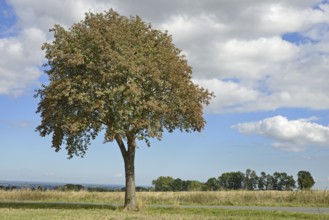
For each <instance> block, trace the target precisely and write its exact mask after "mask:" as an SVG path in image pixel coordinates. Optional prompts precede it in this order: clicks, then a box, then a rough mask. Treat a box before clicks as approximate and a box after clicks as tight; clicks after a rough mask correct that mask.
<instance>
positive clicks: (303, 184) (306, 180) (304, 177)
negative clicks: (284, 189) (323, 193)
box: [297, 170, 315, 190]
mask: <svg viewBox="0 0 329 220" xmlns="http://www.w3.org/2000/svg"><path fill="white" fill-rule="evenodd" d="M297 178H298V179H297V182H298V187H299V188H300V189H301V190H309V189H311V188H312V186H313V185H314V183H315V182H314V179H313V177H312V175H311V173H310V172H308V171H304V170H301V171H299V172H298V174H297Z"/></svg>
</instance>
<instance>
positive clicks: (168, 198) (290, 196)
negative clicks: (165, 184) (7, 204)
mask: <svg viewBox="0 0 329 220" xmlns="http://www.w3.org/2000/svg"><path fill="white" fill-rule="evenodd" d="M137 197H138V199H139V200H140V202H141V204H170V205H175V206H179V205H188V204H194V205H256V206H311V207H312V206H313V207H329V192H328V191H306V192H286V191H216V192H138V193H137ZM0 201H45V202H82V203H107V204H122V203H123V201H124V193H123V192H88V191H80V192H59V191H31V190H13V191H0Z"/></svg>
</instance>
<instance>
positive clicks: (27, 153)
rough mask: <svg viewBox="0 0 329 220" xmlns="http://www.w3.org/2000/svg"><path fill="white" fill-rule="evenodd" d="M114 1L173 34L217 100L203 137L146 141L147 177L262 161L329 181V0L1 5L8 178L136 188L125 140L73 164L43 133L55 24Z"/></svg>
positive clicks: (2, 151)
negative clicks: (38, 92)
mask: <svg viewBox="0 0 329 220" xmlns="http://www.w3.org/2000/svg"><path fill="white" fill-rule="evenodd" d="M110 8H113V9H114V10H116V11H117V12H119V13H120V14H122V15H126V16H130V15H133V16H135V15H139V16H140V17H141V18H142V19H143V20H145V21H146V22H150V23H151V24H152V26H153V27H154V28H157V29H160V30H163V31H164V30H168V32H169V33H170V34H171V35H172V36H173V39H174V43H175V45H176V46H177V47H178V48H180V49H182V50H183V53H184V54H186V56H187V59H188V61H189V64H190V65H191V66H192V67H193V80H194V82H195V83H197V84H200V85H202V86H203V87H206V88H208V89H209V90H211V91H213V92H214V93H215V95H216V98H214V99H213V100H212V102H211V104H210V105H209V106H208V107H206V114H205V118H206V120H207V122H208V123H207V126H206V128H205V130H204V131H203V132H202V133H194V134H182V133H179V132H175V133H173V134H165V135H164V138H163V141H161V142H159V141H153V142H152V147H151V148H147V147H146V146H144V144H143V143H140V147H139V149H138V152H137V158H136V167H137V171H136V175H137V177H136V179H137V184H140V185H150V184H151V182H152V180H153V179H156V178H157V177H158V176H161V175H169V176H173V177H175V178H178V177H179V178H182V179H196V180H200V181H206V180H207V179H208V178H210V177H218V176H219V175H220V174H221V173H223V172H228V171H245V170H246V169H247V168H250V169H253V170H255V171H256V172H257V173H260V172H261V171H265V172H266V173H273V172H275V171H280V172H287V173H288V174H291V175H294V176H296V174H297V172H298V171H299V170H308V171H310V172H311V174H313V176H314V178H315V180H316V188H323V189H324V188H327V187H328V186H329V173H328V171H327V167H328V166H329V126H328V124H329V95H328V94H329V87H328V85H329V77H328V76H329V1H320V0H278V1H270V0H246V1H240V0H199V1H197V0H180V1H176V0H175V1H174V0H166V1H160V0H139V1H134V0H117V1H115V0H112V1H111V0H74V1H73V0H72V1H71V0H45V1H38V0H25V1H21V0H0V10H1V11H0V105H1V108H0V137H1V144H0V180H23V181H29V180H33V181H53V182H77V183H111V184H123V183H124V178H123V175H122V174H123V162H122V158H121V155H120V152H119V150H118V147H117V146H116V145H115V144H114V143H113V144H105V145H104V144H102V139H101V138H99V139H97V140H96V141H95V142H94V143H93V144H92V146H91V147H90V149H89V151H88V152H87V154H86V156H85V158H83V159H80V158H74V159H72V160H67V159H66V152H64V151H63V152H59V153H54V152H53V150H52V149H51V148H50V146H51V140H50V138H41V137H39V136H38V134H37V133H36V132H35V131H34V130H35V127H36V126H37V125H38V123H39V122H40V117H39V115H36V114H35V110H36V107H37V103H38V100H36V99H34V98H33V94H34V90H35V89H37V88H39V87H40V85H41V84H42V83H47V78H46V76H45V75H44V74H43V72H42V67H41V66H42V64H43V63H44V62H46V61H45V59H44V54H43V52H42V51H41V49H40V48H41V45H42V43H44V42H47V41H51V40H52V35H51V34H50V33H49V32H48V30H49V29H50V28H51V27H52V26H53V25H54V24H61V25H63V26H64V27H67V28H68V27H70V26H71V25H72V24H73V23H75V22H78V21H80V20H81V19H83V17H84V13H85V12H87V11H93V12H102V11H104V10H107V9H110Z"/></svg>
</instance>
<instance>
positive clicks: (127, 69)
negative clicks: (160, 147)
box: [36, 10, 212, 209]
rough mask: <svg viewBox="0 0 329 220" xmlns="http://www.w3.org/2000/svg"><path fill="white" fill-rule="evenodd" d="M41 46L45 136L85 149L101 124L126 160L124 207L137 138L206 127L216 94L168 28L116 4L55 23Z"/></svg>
mask: <svg viewBox="0 0 329 220" xmlns="http://www.w3.org/2000/svg"><path fill="white" fill-rule="evenodd" d="M50 31H51V32H53V33H54V41H53V42H51V43H45V44H44V45H43V47H42V49H43V50H44V51H45V56H46V59H47V60H48V62H47V64H45V66H46V68H45V69H46V70H45V73H46V74H47V75H48V77H49V84H48V85H43V86H42V88H40V89H39V90H37V92H36V97H39V98H40V102H39V104H38V109H37V113H39V114H40V115H41V118H42V121H41V124H40V125H39V126H38V127H37V131H39V133H40V135H41V136H43V137H44V136H47V135H52V147H53V148H55V150H56V151H59V150H60V149H61V147H62V146H66V150H67V153H68V156H69V157H70V158H71V157H72V156H74V155H76V156H83V155H84V154H85V153H86V150H87V148H88V146H89V145H90V142H91V140H93V139H95V138H96V136H97V135H98V134H100V132H102V131H104V134H105V136H104V142H112V141H116V142H117V144H118V145H119V148H120V151H121V154H122V156H123V160H124V164H125V174H126V176H125V177H126V193H125V208H126V209H135V208H136V196H135V168H134V160H135V150H136V140H144V141H145V142H146V143H147V144H148V145H150V142H149V140H150V138H158V139H161V137H162V133H163V131H164V130H167V131H169V132H172V131H174V130H175V129H179V130H180V131H185V132H191V131H199V132H200V131H201V130H202V129H203V127H204V125H205V120H204V118H203V105H204V104H209V100H210V98H211V96H212V94H211V93H209V92H208V91H207V90H206V89H203V88H202V87H199V86H197V85H195V84H194V83H193V82H192V80H191V74H192V69H191V67H190V66H189V65H188V63H187V60H186V59H185V57H184V56H183V55H182V54H181V50H179V49H177V48H176V47H175V45H174V44H173V43H172V38H171V36H170V35H168V33H167V32H161V31H159V30H155V29H153V28H152V27H151V25H150V24H147V23H145V22H143V21H142V20H141V18H139V17H138V16H136V17H129V18H128V17H125V16H120V15H119V14H118V13H116V12H115V11H113V10H109V11H105V12H104V13H97V14H94V13H92V12H89V13H86V15H85V18H84V20H82V21H81V22H79V23H76V24H73V25H72V27H70V28H69V29H65V28H64V27H62V26H60V25H55V26H54V28H53V29H51V30H50Z"/></svg>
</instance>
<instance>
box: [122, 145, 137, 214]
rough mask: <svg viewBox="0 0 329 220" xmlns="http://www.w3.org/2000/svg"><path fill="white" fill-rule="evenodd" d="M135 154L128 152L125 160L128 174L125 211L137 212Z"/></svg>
mask: <svg viewBox="0 0 329 220" xmlns="http://www.w3.org/2000/svg"><path fill="white" fill-rule="evenodd" d="M134 161H135V152H134V153H132V152H130V153H129V151H128V155H127V157H126V159H125V172H126V192H125V205H124V206H125V209H126V210H136V209H137V206H136V188H135V165H134V163H135V162H134Z"/></svg>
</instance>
